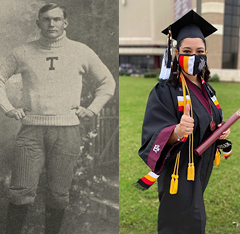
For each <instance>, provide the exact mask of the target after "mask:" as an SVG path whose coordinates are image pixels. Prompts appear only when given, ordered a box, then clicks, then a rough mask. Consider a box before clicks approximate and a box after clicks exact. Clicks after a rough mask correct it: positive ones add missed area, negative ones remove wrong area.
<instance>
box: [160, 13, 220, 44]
mask: <svg viewBox="0 0 240 234" xmlns="http://www.w3.org/2000/svg"><path fill="white" fill-rule="evenodd" d="M169 29H170V30H171V32H172V38H173V39H175V40H177V42H180V41H181V40H183V39H184V38H201V39H203V40H205V38H206V37H207V36H209V35H211V34H212V33H214V32H215V31H217V29H216V28H215V27H213V26H212V25H211V24H210V23H209V22H207V21H206V20H205V19H204V18H202V17H201V16H200V15H198V14H197V13H196V12H195V11H193V10H191V11H189V12H188V13H187V14H185V15H184V16H183V17H182V18H180V19H179V20H177V21H176V22H174V23H173V24H171V25H170V26H169V27H167V28H166V29H164V30H163V31H162V33H164V34H166V35H168V33H169Z"/></svg>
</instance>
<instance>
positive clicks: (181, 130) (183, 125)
mask: <svg viewBox="0 0 240 234" xmlns="http://www.w3.org/2000/svg"><path fill="white" fill-rule="evenodd" d="M193 127H194V119H193V118H192V117H191V116H190V105H189V104H187V105H186V108H185V113H184V114H183V115H182V117H181V120H180V123H179V124H178V125H177V129H176V130H177V132H178V135H179V136H185V135H191V134H192V132H193Z"/></svg>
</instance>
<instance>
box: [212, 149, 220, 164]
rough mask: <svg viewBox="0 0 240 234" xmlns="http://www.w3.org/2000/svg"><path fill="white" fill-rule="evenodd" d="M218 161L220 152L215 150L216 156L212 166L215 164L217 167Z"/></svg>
mask: <svg viewBox="0 0 240 234" xmlns="http://www.w3.org/2000/svg"><path fill="white" fill-rule="evenodd" d="M220 160H221V156H220V151H219V149H218V148H217V150H216V154H215V159H214V164H215V166H218V165H219V163H220Z"/></svg>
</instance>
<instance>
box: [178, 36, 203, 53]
mask: <svg viewBox="0 0 240 234" xmlns="http://www.w3.org/2000/svg"><path fill="white" fill-rule="evenodd" d="M205 53H206V52H205V44H204V42H203V40H202V39H201V38H185V39H183V41H182V44H181V46H180V47H179V51H177V50H176V55H177V57H178V55H179V54H187V55H193V54H196V55H201V54H205Z"/></svg>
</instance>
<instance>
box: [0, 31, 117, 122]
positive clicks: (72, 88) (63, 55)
mask: <svg viewBox="0 0 240 234" xmlns="http://www.w3.org/2000/svg"><path fill="white" fill-rule="evenodd" d="M18 73H20V74H21V75H22V83H23V106H22V108H30V109H31V110H30V111H27V112H26V117H25V118H23V119H22V124H26V125H46V126H69V125H70V126H71V125H78V124H79V118H78V117H77V115H76V114H75V111H76V110H71V107H72V106H77V105H80V97H81V90H82V75H83V74H84V73H88V74H89V75H90V76H89V77H91V78H92V79H95V80H96V81H97V82H98V84H99V86H98V88H97V90H96V94H95V99H94V100H93V102H92V103H91V105H90V106H89V107H88V109H90V110H91V111H93V112H94V113H98V112H99V111H100V110H101V108H102V107H103V106H104V105H105V102H106V100H107V99H108V98H107V99H106V96H112V95H113V94H114V89H115V81H114V79H113V77H112V75H111V73H110V72H109V70H108V69H107V67H106V66H105V65H104V64H103V63H102V62H101V60H100V59H99V58H98V56H97V55H96V54H95V53H94V52H93V51H92V50H91V49H90V48H89V47H87V46H86V45H84V44H82V43H79V42H75V41H72V40H69V39H68V38H67V37H66V33H65V32H64V34H63V35H62V36H60V37H59V38H57V39H54V40H52V39H51V40H49V39H47V38H44V37H41V38H40V39H39V40H37V41H33V42H30V43H27V44H25V45H23V46H20V47H18V48H16V49H14V50H13V51H12V52H11V53H10V55H9V56H8V57H7V59H6V61H5V63H4V64H2V65H1V67H0V107H1V108H2V110H3V111H4V112H5V113H7V112H8V111H10V110H12V109H14V107H13V106H12V105H11V103H10V102H9V100H8V98H7V95H6V91H5V82H6V81H7V80H8V79H9V78H10V77H11V76H12V75H13V74H18Z"/></svg>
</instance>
